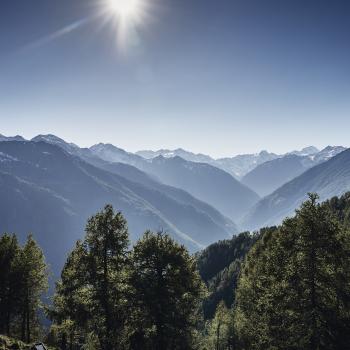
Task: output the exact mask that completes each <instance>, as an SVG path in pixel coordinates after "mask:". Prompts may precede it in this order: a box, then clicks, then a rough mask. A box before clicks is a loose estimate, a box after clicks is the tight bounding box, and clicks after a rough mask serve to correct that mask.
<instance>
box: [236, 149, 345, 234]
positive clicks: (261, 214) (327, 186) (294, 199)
mask: <svg viewBox="0 0 350 350" xmlns="http://www.w3.org/2000/svg"><path fill="white" fill-rule="evenodd" d="M328 150H329V149H328ZM349 190H350V149H346V150H345V151H343V152H341V153H339V154H338V155H336V156H334V157H332V158H330V159H329V160H326V161H324V162H322V163H320V164H319V165H316V166H314V167H312V168H310V169H309V170H306V171H305V172H304V173H302V174H301V175H300V176H298V177H296V178H295V179H293V180H291V181H290V182H288V183H286V184H284V185H283V186H282V187H280V188H278V189H277V190H276V191H274V192H273V193H272V194H270V195H268V196H267V197H265V198H263V199H262V200H260V201H259V202H258V203H257V204H255V205H254V207H253V208H252V209H251V210H250V211H249V213H248V214H247V215H246V217H245V218H244V220H243V221H242V222H241V224H242V226H243V227H244V228H245V229H250V230H251V229H257V228H259V227H263V226H270V225H274V224H279V223H280V222H281V221H282V220H283V219H284V218H285V217H286V216H288V215H291V214H293V212H294V210H295V208H297V207H299V205H300V204H301V203H302V202H303V201H304V200H305V199H306V198H307V193H308V192H316V193H318V194H319V195H320V200H321V201H323V200H326V199H329V198H331V197H333V196H340V195H342V194H344V193H345V192H347V191H349Z"/></svg>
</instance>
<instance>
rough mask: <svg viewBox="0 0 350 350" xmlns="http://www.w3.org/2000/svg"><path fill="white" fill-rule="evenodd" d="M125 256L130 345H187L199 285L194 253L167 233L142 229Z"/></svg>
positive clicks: (156, 348) (161, 348)
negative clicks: (127, 262) (130, 306)
mask: <svg viewBox="0 0 350 350" xmlns="http://www.w3.org/2000/svg"><path fill="white" fill-rule="evenodd" d="M131 262H132V267H131V275H130V284H131V287H132V290H133V296H132V300H133V306H134V307H133V315H132V319H131V321H130V325H131V326H130V330H129V337H130V347H131V349H135V350H136V349H145V350H146V349H150V350H151V349H152V350H167V349H172V350H175V349H192V348H193V347H194V344H193V331H194V330H195V325H196V322H197V321H198V318H199V315H198V310H199V302H200V300H201V297H202V295H203V290H204V289H203V284H202V281H201V279H200V277H199V274H198V272H197V269H196V262H195V259H194V258H193V257H191V256H190V255H189V254H188V252H187V250H186V249H185V248H184V247H183V246H181V245H179V244H177V243H176V242H175V241H174V240H173V239H171V238H170V237H169V236H168V235H165V234H162V233H151V232H147V233H145V235H144V236H143V238H142V239H141V240H139V241H138V242H137V243H136V245H135V247H134V249H133V251H132V256H131Z"/></svg>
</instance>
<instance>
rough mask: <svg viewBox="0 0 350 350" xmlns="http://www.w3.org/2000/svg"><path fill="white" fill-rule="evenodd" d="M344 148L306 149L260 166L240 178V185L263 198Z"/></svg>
mask: <svg viewBox="0 0 350 350" xmlns="http://www.w3.org/2000/svg"><path fill="white" fill-rule="evenodd" d="M344 150H345V148H344V147H341V146H328V147H326V148H324V149H323V150H321V151H318V150H317V148H315V147H307V148H304V149H302V150H301V151H294V152H291V153H288V154H287V155H285V156H283V157H281V158H277V159H274V160H271V161H268V162H265V163H262V164H260V165H259V166H257V167H256V168H255V169H253V170H252V171H250V172H249V173H248V174H246V175H245V176H244V177H243V178H242V180H241V181H242V183H244V184H245V185H247V186H248V187H250V188H251V189H253V190H254V191H255V192H257V193H258V194H259V195H260V196H262V197H264V196H266V195H268V194H270V193H272V192H273V191H275V190H277V189H278V188H279V187H281V186H282V185H284V184H285V183H287V182H289V181H290V180H292V179H293V178H295V177H297V176H299V175H300V174H302V173H303V172H304V171H306V170H307V169H309V168H311V167H313V166H315V165H317V164H319V163H322V162H324V161H326V160H328V159H330V158H332V157H334V156H335V155H337V154H339V153H340V152H343V151H344Z"/></svg>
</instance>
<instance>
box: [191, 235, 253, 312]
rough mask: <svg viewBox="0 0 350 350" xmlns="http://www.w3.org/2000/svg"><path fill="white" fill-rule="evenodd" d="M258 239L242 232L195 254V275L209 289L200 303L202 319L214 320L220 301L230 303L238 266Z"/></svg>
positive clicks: (232, 299)
mask: <svg viewBox="0 0 350 350" xmlns="http://www.w3.org/2000/svg"><path fill="white" fill-rule="evenodd" d="M258 236H259V234H253V235H251V234H250V233H249V232H244V233H241V234H239V235H238V236H235V237H233V238H232V239H230V240H225V241H219V242H217V243H214V244H211V245H210V246H209V247H207V248H206V249H204V250H203V251H202V252H200V253H199V254H198V255H197V266H198V270H199V273H200V275H201V277H202V279H203V280H204V282H205V283H206V285H207V287H208V290H209V295H208V297H207V298H205V300H204V302H203V311H204V317H205V318H206V319H211V318H213V317H214V313H215V310H216V307H217V305H218V304H219V303H220V301H221V300H224V301H225V304H226V306H227V307H231V305H232V304H233V302H234V297H235V293H234V292H235V289H236V285H237V279H238V276H239V272H240V268H241V263H242V261H243V259H244V257H245V256H246V254H247V253H248V251H249V249H250V248H251V246H252V245H253V244H254V242H255V241H256V239H257V238H258Z"/></svg>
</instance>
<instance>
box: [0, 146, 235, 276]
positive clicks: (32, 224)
mask: <svg viewBox="0 0 350 350" xmlns="http://www.w3.org/2000/svg"><path fill="white" fill-rule="evenodd" d="M0 175H1V176H0V195H1V198H5V199H6V200H5V201H3V202H2V203H1V206H0V232H5V231H7V232H17V233H18V234H19V235H20V237H21V238H22V239H23V238H24V236H25V235H26V234H27V233H29V232H33V233H34V234H35V237H36V238H37V239H38V241H39V243H40V244H42V246H43V247H44V249H45V253H46V254H47V256H48V259H49V262H50V263H51V264H52V265H53V267H54V270H55V271H57V268H58V267H59V266H61V264H62V263H63V260H64V255H65V254H66V252H67V251H68V249H70V248H71V247H72V246H73V243H74V241H75V240H76V239H78V238H80V237H81V236H82V234H83V230H84V225H85V222H86V219H87V218H88V217H89V216H90V215H92V214H94V213H95V212H96V211H97V210H100V209H101V208H102V207H103V206H104V205H105V204H106V203H111V204H113V205H114V206H115V208H116V209H117V210H121V211H122V212H123V214H124V215H125V217H126V218H127V220H128V222H129V227H130V232H131V235H132V236H131V238H132V240H135V239H137V238H138V237H140V235H141V234H142V233H143V232H144V231H145V230H146V229H153V230H159V229H164V230H166V231H168V232H169V233H171V234H172V235H173V236H174V237H175V239H177V240H178V241H180V242H181V243H184V244H186V246H187V247H188V248H189V249H191V250H192V251H193V250H198V249H199V248H200V247H203V246H205V245H207V244H209V243H211V242H213V241H215V240H217V239H220V238H227V237H230V236H231V234H232V233H234V231H235V227H234V225H233V224H232V222H231V221H230V220H228V219H227V218H225V217H223V216H222V215H221V214H220V213H219V212H217V211H216V210H215V209H214V208H212V207H210V206H209V205H207V204H206V203H203V202H200V201H198V200H197V199H195V198H193V197H192V196H190V195H189V194H187V193H184V192H183V191H179V190H177V189H173V188H169V187H166V186H164V185H161V184H159V187H157V184H156V183H154V184H153V186H150V185H149V186H146V184H142V183H137V182H133V181H130V180H127V179H126V178H124V177H122V176H120V175H117V174H116V173H114V174H113V173H112V172H109V171H106V170H103V169H100V168H97V167H95V166H92V165H90V164H88V163H86V162H85V161H83V160H81V159H80V158H78V157H75V156H72V155H70V154H68V153H66V152H65V151H63V150H62V149H61V148H59V147H57V146H54V145H51V144H48V143H44V142H15V141H14V142H0ZM149 181H151V182H152V179H150V180H149ZM48 237H49V239H48Z"/></svg>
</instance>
